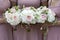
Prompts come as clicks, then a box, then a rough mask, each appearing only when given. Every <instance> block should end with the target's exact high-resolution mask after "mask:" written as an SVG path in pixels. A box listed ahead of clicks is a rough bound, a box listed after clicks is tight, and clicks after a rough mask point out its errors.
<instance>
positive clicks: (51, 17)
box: [47, 9, 56, 22]
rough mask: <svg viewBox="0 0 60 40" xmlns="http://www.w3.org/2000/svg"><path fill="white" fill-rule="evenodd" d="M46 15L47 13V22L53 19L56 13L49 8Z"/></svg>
mask: <svg viewBox="0 0 60 40" xmlns="http://www.w3.org/2000/svg"><path fill="white" fill-rule="evenodd" d="M47 15H48V22H53V21H55V16H56V14H55V13H54V12H53V11H52V10H51V9H49V10H48V14H47Z"/></svg>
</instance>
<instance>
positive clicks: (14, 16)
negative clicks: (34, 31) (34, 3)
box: [5, 6, 56, 26]
mask: <svg viewBox="0 0 60 40" xmlns="http://www.w3.org/2000/svg"><path fill="white" fill-rule="evenodd" d="M55 16H56V14H55V12H53V11H52V10H51V9H49V8H47V7H46V6H41V7H39V8H37V9H36V8H34V7H24V8H22V9H19V7H18V6H14V7H12V8H11V9H8V10H7V11H6V12H5V18H6V21H7V22H8V23H9V24H11V25H13V26H16V25H18V24H19V23H25V24H36V23H45V22H50V23H53V22H54V21H55V20H56V17H55Z"/></svg>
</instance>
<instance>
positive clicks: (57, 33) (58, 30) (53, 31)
mask: <svg viewBox="0 0 60 40" xmlns="http://www.w3.org/2000/svg"><path fill="white" fill-rule="evenodd" d="M56 1H57V0H56ZM49 8H51V9H52V11H54V12H56V14H57V19H58V20H60V1H59V2H57V5H56V6H51V5H49ZM47 40H60V25H55V26H49V31H48V34H47Z"/></svg>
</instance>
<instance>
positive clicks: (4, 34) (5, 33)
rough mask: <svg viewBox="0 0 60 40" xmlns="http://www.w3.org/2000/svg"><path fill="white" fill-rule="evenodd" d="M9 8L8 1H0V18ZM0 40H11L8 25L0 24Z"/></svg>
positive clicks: (10, 30) (10, 28)
mask: <svg viewBox="0 0 60 40" xmlns="http://www.w3.org/2000/svg"><path fill="white" fill-rule="evenodd" d="M9 7H10V1H9V0H0V18H2V17H3V12H5V11H6V10H7V8H9ZM0 40H12V27H11V26H10V25H9V24H5V23H2V24H1V23H0Z"/></svg>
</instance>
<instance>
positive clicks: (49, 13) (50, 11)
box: [48, 9, 56, 16]
mask: <svg viewBox="0 0 60 40" xmlns="http://www.w3.org/2000/svg"><path fill="white" fill-rule="evenodd" d="M50 15H53V16H56V14H55V12H53V11H52V10H51V9H48V16H50Z"/></svg>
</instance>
